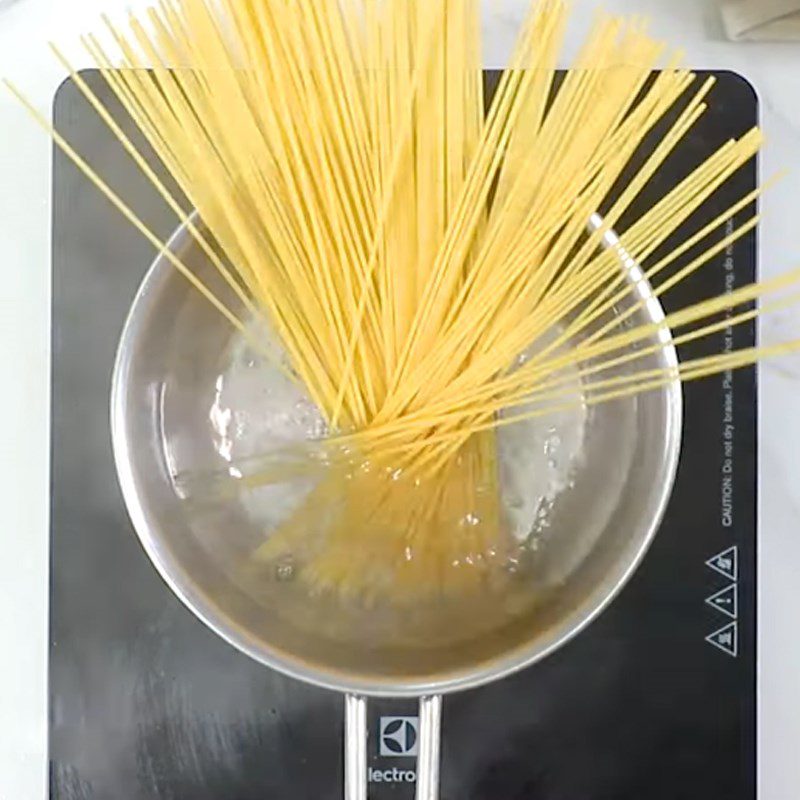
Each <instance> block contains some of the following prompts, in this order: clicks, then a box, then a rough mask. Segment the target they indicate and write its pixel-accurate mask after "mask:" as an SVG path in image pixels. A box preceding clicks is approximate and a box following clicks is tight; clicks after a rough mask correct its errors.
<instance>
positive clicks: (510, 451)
mask: <svg viewBox="0 0 800 800" xmlns="http://www.w3.org/2000/svg"><path fill="white" fill-rule="evenodd" d="M254 334H255V335H259V336H262V337H263V336H264V335H265V333H264V331H254ZM544 344H546V343H545V342H543V343H540V346H543V345H544ZM529 356H530V354H529V353H528V354H526V355H523V356H522V357H521V359H520V362H521V363H522V362H524V361H525V360H526V359H527V358H528V357H529ZM557 377H559V378H560V379H562V380H563V381H564V382H565V384H566V385H565V387H564V388H567V389H573V390H574V392H575V396H576V397H577V398H580V397H581V382H580V378H579V376H578V374H577V368H575V367H572V368H569V369H568V370H565V371H564V372H563V373H561V374H560V375H559V376H557ZM524 411H525V408H524V407H523V408H519V409H515V410H514V411H513V412H511V413H523V412H524ZM208 418H209V422H210V425H211V429H212V435H213V441H214V449H215V450H216V452H217V454H218V455H219V457H220V459H221V460H222V462H223V464H224V469H225V470H226V471H227V473H228V474H229V475H230V476H231V477H232V478H234V479H236V478H240V477H242V475H243V474H244V473H247V471H248V469H252V468H254V466H255V468H256V469H257V468H258V467H257V465H259V463H260V461H261V460H263V457H264V456H265V455H267V454H272V453H276V452H287V451H291V449H292V448H293V447H300V448H302V446H303V445H304V444H306V443H308V442H309V441H310V440H311V441H313V440H319V439H322V438H324V437H325V435H326V434H327V428H326V425H325V421H324V420H323V418H322V416H321V415H320V413H319V411H318V409H317V407H316V405H315V404H314V403H313V402H312V401H311V399H310V398H309V397H308V395H307V394H306V393H305V392H304V391H303V390H302V389H301V388H300V387H298V385H297V384H295V383H294V382H293V381H291V380H290V379H289V378H288V377H287V376H286V375H285V374H283V373H282V372H281V371H280V370H278V369H277V368H276V367H275V366H274V365H273V364H270V363H269V362H267V360H266V359H264V358H262V357H261V356H260V355H257V354H256V353H254V352H253V350H252V349H251V348H250V347H249V346H248V345H247V344H246V342H244V341H243V340H242V339H238V340H236V341H235V342H234V344H233V346H232V348H231V357H230V359H229V363H228V365H227V368H226V369H225V370H224V371H223V372H221V373H220V375H219V376H218V378H217V380H216V384H215V390H214V395H213V398H212V399H211V402H210V407H209V412H208ZM586 426H587V409H586V407H585V406H583V405H582V404H581V403H576V404H575V405H574V407H572V408H567V409H564V410H561V411H558V412H556V413H553V414H551V415H548V416H546V417H539V418H534V419H530V420H527V421H522V422H518V423H515V424H513V425H509V426H506V427H501V428H499V430H498V458H499V465H500V490H501V506H502V509H503V514H504V518H505V520H506V523H507V525H508V528H509V532H510V533H511V535H512V536H513V537H514V538H515V539H516V540H517V541H518V542H519V543H521V544H523V543H524V544H526V545H527V546H529V547H530V548H531V549H533V550H536V549H537V548H538V547H539V546H540V543H541V542H542V541H543V540H544V539H545V538H546V534H547V531H548V528H549V525H550V518H551V514H552V511H553V509H554V507H555V506H556V503H557V500H558V497H559V496H560V495H561V494H562V493H564V492H565V491H567V490H569V489H570V488H571V486H572V483H573V480H574V475H575V472H576V470H577V468H578V466H579V465H580V462H581V458H582V454H583V445H584V439H585V434H586ZM313 485H314V481H313V480H311V479H307V480H294V481H290V482H282V483H277V484H273V485H264V486H260V487H259V488H256V489H251V490H248V491H245V492H242V493H241V502H242V504H243V506H244V509H245V510H246V513H247V515H248V516H249V518H250V520H251V521H252V522H253V524H254V525H255V526H256V527H257V528H258V529H260V530H262V531H263V532H264V534H265V535H268V533H269V532H270V531H272V530H274V529H276V528H277V527H278V526H279V525H280V523H282V522H283V521H285V520H286V519H287V518H288V517H290V516H291V514H292V513H293V511H294V510H296V509H297V508H298V507H299V506H300V505H301V503H302V501H303V499H304V498H305V496H306V495H307V494H308V492H310V491H311V489H312V488H313ZM465 514H466V515H467V516H468V518H469V519H471V520H473V521H474V522H475V523H479V522H480V520H478V519H474V518H473V517H472V516H471V510H469V509H465Z"/></svg>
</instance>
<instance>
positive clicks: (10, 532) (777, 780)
mask: <svg viewBox="0 0 800 800" xmlns="http://www.w3.org/2000/svg"><path fill="white" fill-rule="evenodd" d="M6 3H8V0H0V75H2V76H7V77H10V78H12V79H13V80H15V82H17V83H18V84H19V85H20V86H21V88H22V89H23V90H24V91H25V92H26V93H27V94H28V96H30V97H31V98H32V99H33V100H34V101H35V103H36V105H37V106H39V107H40V108H41V109H42V110H43V111H45V112H48V113H49V108H50V104H51V100H52V97H53V94H54V91H55V88H56V86H57V84H58V83H59V82H60V80H61V79H62V77H63V75H62V73H61V70H60V69H59V67H58V65H57V64H56V63H55V62H54V60H53V58H52V57H51V56H50V53H49V51H48V49H47V47H46V42H47V40H48V39H54V40H56V41H57V42H58V43H59V44H60V45H63V46H65V48H67V51H68V52H70V51H69V46H70V44H71V43H73V42H74V41H75V39H76V37H77V35H78V34H79V33H81V32H83V31H86V30H91V29H93V28H94V27H95V25H96V21H97V18H98V15H99V13H100V12H101V11H104V10H105V11H111V12H114V11H116V10H124V9H126V8H130V7H137V6H141V5H143V3H142V2H134V1H133V0H15V2H11V3H10V4H9V5H6ZM526 4H527V3H526V0H487V2H486V3H485V5H486V8H487V13H486V63H487V65H489V66H499V65H502V64H503V63H504V62H505V59H506V57H507V54H508V53H509V51H510V48H511V43H512V41H513V37H514V35H515V31H516V25H517V22H518V21H519V19H520V17H521V14H522V11H523V9H524V8H525V7H526ZM576 5H578V6H579V9H580V10H579V13H578V14H577V15H576V21H575V25H574V27H573V31H572V32H571V33H570V46H573V44H574V43H576V42H578V41H579V37H580V31H581V29H582V28H583V27H585V26H586V25H587V24H588V21H589V18H590V17H591V14H587V13H586V12H587V11H589V10H590V9H591V7H593V6H595V5H600V3H599V2H597V0H580V1H579V2H578V3H576ZM602 5H603V7H604V8H606V9H608V10H610V11H621V12H627V13H637V14H643V15H646V16H648V17H649V18H650V19H651V20H652V28H653V31H654V32H656V33H657V34H658V35H659V36H663V37H664V38H666V39H668V40H670V41H671V42H673V43H675V44H676V45H679V46H682V47H684V48H685V50H686V60H687V63H689V64H690V65H692V66H694V67H697V68H724V69H732V70H736V71H738V72H740V73H742V74H743V75H745V76H746V77H747V78H748V79H749V80H750V81H751V82H752V83H753V84H754V85H755V86H756V88H757V90H758V92H759V95H760V97H761V101H762V115H763V127H764V129H765V131H766V134H767V140H768V141H767V146H766V150H765V152H764V155H763V158H762V168H763V172H764V174H765V175H769V174H771V173H773V172H775V171H777V170H779V169H781V168H783V167H787V168H789V169H790V170H791V171H792V172H791V174H790V175H789V177H788V178H787V179H785V180H784V181H783V182H782V183H781V184H780V185H779V186H778V187H777V188H776V189H774V190H772V191H771V192H770V193H769V195H768V196H767V198H766V200H765V201H764V204H763V210H764V214H765V221H764V223H763V225H762V228H761V270H762V275H764V276H769V275H771V274H775V273H777V272H780V271H782V270H784V269H786V268H788V267H790V266H797V264H798V262H799V261H800V223H798V214H797V211H796V208H797V198H798V196H800V44H797V45H789V44H782V45H780V44H732V43H729V42H727V41H725V40H724V37H723V32H722V28H721V25H720V23H719V14H718V10H717V7H716V5H715V0H604V2H603V3H602ZM78 63H80V62H78ZM0 145H1V146H0V253H2V258H1V259H0V275H2V279H3V280H5V281H6V282H5V283H4V284H3V290H2V292H0V374H2V375H3V376H4V378H5V380H4V386H3V390H2V392H0V420H2V421H3V424H2V432H0V508H2V509H3V525H2V527H0V545H2V548H1V549H0V553H2V558H0V643H1V644H0V652H1V653H2V656H0V800H39V799H40V798H42V799H43V798H44V797H45V795H46V792H45V786H46V656H47V648H46V635H47V628H46V625H47V556H48V531H47V519H48V506H49V500H48V470H47V465H48V449H49V441H48V418H49V392H48V373H49V354H48V342H49V330H48V316H49V272H50V252H49V248H50V232H49V209H50V161H51V155H50V153H51V150H50V143H49V142H48V140H47V139H46V137H45V136H44V135H42V134H41V133H40V132H39V131H38V129H36V128H35V127H34V126H33V125H32V124H31V122H30V121H29V120H28V118H27V117H26V115H25V114H24V113H23V112H21V111H20V109H19V108H18V107H17V106H16V104H15V102H14V101H13V100H12V99H11V98H10V97H9V96H8V95H7V94H6V93H3V92H0ZM762 333H763V335H764V338H765V339H766V340H774V339H777V338H781V339H785V338H796V337H799V336H800V315H798V313H797V311H794V310H793V311H791V312H786V313H784V314H783V315H782V316H780V317H778V318H776V319H773V320H771V321H769V322H766V323H765V324H764V326H763V331H762ZM799 396H800V357H795V358H793V359H791V358H790V359H785V360H783V361H780V362H775V363H771V364H768V365H766V366H764V367H763V368H762V375H761V399H762V404H761V445H760V446H761V458H762V462H761V463H762V468H761V551H760V578H761V584H760V585H761V590H760V646H761V660H760V678H759V680H760V697H761V707H760V766H759V771H760V779H759V785H760V798H761V800H796V798H797V796H798V789H797V787H798V786H800V758H798V757H797V751H798V750H800V589H798V587H800V580H798V578H800V530H798V522H799V521H800V481H798V480H796V479H795V478H794V475H793V467H794V466H795V464H796V463H797V454H798V452H800V414H798V413H797V407H798V404H797V399H798V397H799ZM712 713H713V711H712ZM687 791H690V790H689V789H687Z"/></svg>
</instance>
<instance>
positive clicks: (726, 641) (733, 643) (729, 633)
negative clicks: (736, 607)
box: [706, 622, 739, 658]
mask: <svg viewBox="0 0 800 800" xmlns="http://www.w3.org/2000/svg"><path fill="white" fill-rule="evenodd" d="M706 641H707V642H708V643H709V644H711V645H713V646H714V647H716V648H717V649H718V650H722V652H723V653H725V654H727V655H729V656H731V657H732V658H736V657H737V656H738V655H739V623H738V622H731V623H730V624H728V625H726V626H725V627H724V628H720V629H719V630H718V631H714V633H712V634H711V635H710V636H706Z"/></svg>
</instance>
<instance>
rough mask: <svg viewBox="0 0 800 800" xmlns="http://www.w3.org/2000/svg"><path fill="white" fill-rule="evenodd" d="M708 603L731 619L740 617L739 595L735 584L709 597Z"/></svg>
mask: <svg viewBox="0 0 800 800" xmlns="http://www.w3.org/2000/svg"><path fill="white" fill-rule="evenodd" d="M706 603H707V604H708V605H710V606H711V607H712V608H716V609H717V611H721V612H722V613H723V614H727V615H728V616H729V617H730V618H731V619H737V618H738V617H739V593H738V592H737V591H736V584H735V583H732V584H731V585H730V586H726V587H725V588H724V589H722V590H720V591H719V592H717V593H716V594H712V595H711V597H707V598H706Z"/></svg>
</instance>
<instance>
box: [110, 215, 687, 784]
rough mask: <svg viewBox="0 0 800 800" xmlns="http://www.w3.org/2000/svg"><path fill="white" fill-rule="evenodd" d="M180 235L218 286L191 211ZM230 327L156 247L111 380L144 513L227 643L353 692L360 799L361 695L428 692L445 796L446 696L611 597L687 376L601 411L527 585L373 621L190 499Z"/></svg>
mask: <svg viewBox="0 0 800 800" xmlns="http://www.w3.org/2000/svg"><path fill="white" fill-rule="evenodd" d="M592 225H593V226H594V227H595V228H597V227H599V226H600V225H601V220H600V219H599V218H597V217H595V218H593V220H592ZM605 245H606V246H607V247H611V248H615V249H616V250H617V252H618V254H619V257H620V263H621V265H622V268H624V269H625V270H626V271H627V274H628V278H629V280H630V281H631V282H632V284H634V288H635V292H634V294H638V295H639V296H640V297H641V298H642V299H644V300H646V301H647V302H646V306H645V308H644V309H643V310H640V311H637V315H638V317H639V319H640V320H644V321H652V322H656V323H658V322H663V320H664V314H663V311H662V308H661V306H660V304H659V302H658V301H657V300H656V299H655V298H654V297H653V295H652V292H651V290H650V287H649V285H648V284H647V282H646V281H645V280H644V277H643V275H642V273H641V270H640V269H639V267H638V266H637V265H636V263H635V262H634V261H633V260H632V259H631V258H630V257H629V256H628V255H627V254H626V253H625V252H624V251H623V250H622V249H621V247H620V245H619V241H618V240H617V239H616V237H615V236H614V235H613V234H612V233H609V234H608V235H606V237H605ZM169 246H170V248H171V249H172V250H173V251H174V252H176V253H177V254H179V255H180V257H181V258H182V259H183V260H184V261H185V262H186V263H188V264H189V265H190V266H192V267H193V268H194V269H195V271H196V272H197V273H198V274H199V275H201V276H202V277H203V278H204V280H207V281H208V282H209V283H210V284H212V285H215V286H216V284H215V281H216V278H215V274H214V272H213V268H212V267H211V266H210V265H209V264H208V263H207V260H206V258H205V256H204V255H203V254H202V252H201V251H200V249H199V248H198V246H197V245H196V242H195V241H194V239H193V237H192V236H191V235H190V234H189V233H188V232H187V231H186V230H185V229H180V230H178V232H177V233H176V234H175V236H174V237H173V239H172V241H171V242H170V245H169ZM217 288H219V289H220V291H223V288H222V287H217ZM232 336H233V334H232V331H231V329H230V327H229V326H228V324H227V323H226V322H225V321H224V320H222V319H221V317H220V316H219V315H218V313H217V312H216V311H214V310H213V309H212V308H211V307H210V306H209V305H208V304H207V303H206V302H205V301H204V300H203V299H201V298H200V296H199V295H198V294H197V293H196V292H195V291H194V290H192V289H190V288H189V286H188V284H187V283H186V282H185V280H184V278H182V277H181V276H180V275H178V274H177V272H176V271H175V270H174V268H173V267H172V266H171V265H170V263H169V262H168V261H167V260H166V259H165V258H164V257H160V258H158V259H157V260H156V262H155V263H154V264H153V266H152V268H151V269H150V271H149V272H148V274H147V276H146V277H145V279H144V281H143V283H142V285H141V287H140V289H139V292H138V294H137V296H136V298H135V300H134V302H133V306H132V308H131V312H130V315H129V317H128V320H127V322H126V324H125V328H124V331H123V334H122V339H121V342H120V345H119V351H118V355H117V361H116V366H115V371H114V376H113V389H112V398H111V403H112V413H111V425H112V437H113V446H114V453H115V458H116V464H117V469H118V472H119V480H120V485H121V487H122V492H123V495H124V498H125V502H126V504H127V507H128V511H129V513H130V516H131V519H132V521H133V524H134V527H135V529H136V531H137V533H138V535H139V538H140V539H141V542H142V545H143V547H144V549H145V551H146V552H147V554H148V555H149V557H150V559H151V560H152V562H153V564H154V565H155V567H156V569H157V570H158V571H159V572H160V573H161V575H162V577H163V579H164V580H165V581H166V583H167V584H168V585H169V586H170V587H171V588H172V590H173V591H174V592H175V593H176V594H177V595H178V597H180V599H181V600H182V601H183V602H184V603H185V604H186V606H187V607H188V608H189V609H190V610H191V611H193V612H194V613H195V614H196V615H197V616H198V617H199V618H200V619H201V620H202V621H203V622H205V623H206V624H207V625H208V626H209V627H210V628H212V629H213V630H214V631H216V632H217V633H218V634H219V635H220V636H222V637H223V638H224V639H226V640H227V641H228V642H229V643H230V644H232V645H233V646H234V647H236V648H238V649H239V650H241V651H242V652H244V653H246V654H247V655H249V656H251V657H252V658H254V659H256V660H258V661H260V662H261V663H263V664H264V665H266V666H268V667H272V668H274V669H277V670H279V671H281V672H283V673H285V674H287V675H290V676H292V677H295V678H297V679H299V680H304V681H308V682H311V683H314V684H317V685H319V686H323V687H327V688H329V689H333V690H337V691H340V692H343V693H345V695H346V703H345V709H346V755H345V766H346V768H345V783H346V788H345V796H346V797H347V798H348V800H364V798H366V796H367V782H366V781H367V778H366V764H367V750H366V741H367V736H366V700H365V698H367V697H369V696H388V697H408V696H415V697H419V698H420V739H419V758H418V781H417V798H418V800H434V798H436V797H437V796H438V769H439V728H440V716H441V696H442V695H443V694H446V693H449V692H456V691H461V690H464V689H471V688H474V687H476V686H480V685H482V684H485V683H488V682H490V681H495V680H498V679H500V678H503V677H505V676H507V675H509V674H511V673H513V672H516V671H518V670H521V669H524V668H525V667H528V666H530V665H531V664H534V663H535V662H537V661H539V660H541V659H542V658H544V657H545V656H547V655H548V654H550V653H552V652H553V651H554V650H556V649H557V648H559V647H561V646H562V645H564V644H565V643H566V642H568V641H569V640H570V639H571V638H572V637H573V636H575V635H576V634H578V633H579V632H580V631H581V630H583V629H584V628H585V627H586V626H587V625H588V624H589V623H590V622H591V621H592V620H594V619H595V618H596V617H597V616H598V615H599V614H600V613H601V612H602V611H603V609H604V608H606V606H607V605H608V604H609V603H610V602H611V601H612V599H613V598H614V597H615V596H616V595H617V593H618V592H619V591H620V589H621V588H622V587H623V586H624V584H625V583H626V581H627V580H628V578H629V577H630V576H631V575H632V573H633V572H634V571H635V570H636V568H637V566H638V565H639V563H640V562H641V560H642V558H643V557H644V554H645V552H646V551H647V548H648V546H649V545H650V543H651V541H652V539H653V537H654V535H655V533H656V531H657V529H658V526H659V524H660V522H661V519H662V515H663V513H664V510H665V507H666V504H667V501H668V499H669V496H670V493H671V490H672V485H673V481H674V477H675V472H676V468H677V463H678V457H679V450H680V441H681V427H682V394H681V389H680V385H679V383H678V382H677V381H676V382H675V383H672V384H670V385H668V386H667V387H665V388H663V389H661V390H658V391H653V392H650V393H649V394H646V395H643V396H641V397H638V398H635V399H626V400H621V401H615V402H612V403H609V404H606V405H603V406H599V407H597V408H596V409H595V410H594V411H593V414H592V418H591V424H590V427H589V430H588V432H587V438H586V443H585V455H584V459H583V464H582V466H581V467H580V469H579V470H578V473H577V474H576V476H575V486H574V489H573V490H571V492H570V499H569V501H568V502H566V503H565V504H564V507H563V508H561V509H558V508H557V509H556V513H555V516H554V518H553V520H552V522H551V531H550V534H549V537H548V542H547V546H546V548H544V550H543V555H542V557H541V558H540V559H538V560H537V561H536V562H535V564H534V566H533V567H531V570H530V574H525V575H523V576H522V579H521V580H518V581H517V582H516V584H515V586H516V588H515V589H514V594H513V596H511V595H509V597H506V598H499V599H497V598H495V599H493V600H488V601H482V603H481V604H480V606H473V607H466V606H462V607H448V606H446V605H444V606H441V607H437V608H436V609H428V610H426V611H425V612H424V613H421V614H419V615H416V616H415V615H398V616H396V617H394V618H384V619H383V620H381V622H380V625H376V624H375V622H374V620H373V619H371V618H370V616H369V614H368V613H367V612H365V611H360V610H358V609H355V608H352V607H346V606H344V605H342V606H341V607H340V606H337V605H336V604H335V603H331V602H330V600H329V599H327V600H321V599H316V600H315V599H313V598H309V597H307V595H306V593H305V592H303V591H301V590H300V587H297V586H295V585H294V584H293V583H292V582H291V581H288V582H285V581H284V582H282V581H277V582H267V583H266V584H265V583H264V582H263V581H260V580H258V579H257V578H256V577H254V576H249V575H248V573H247V572H246V571H243V570H242V569H241V564H242V560H243V558H245V556H246V554H247V553H248V552H251V551H252V549H253V546H254V545H255V544H256V543H257V542H258V541H260V540H261V539H263V535H264V532H263V530H259V529H257V526H254V524H253V522H252V520H250V519H249V518H248V517H247V515H246V514H244V513H243V512H242V509H241V508H240V507H238V505H237V503H236V502H235V501H233V500H231V499H230V498H227V499H222V498H221V497H218V496H216V495H213V494H210V495H209V496H208V497H202V496H201V497H193V498H188V499H187V497H186V496H182V495H183V493H182V491H181V490H180V488H179V487H178V486H177V485H176V482H175V476H176V474H178V473H180V472H181V471H182V470H186V469H192V468H193V467H197V465H207V464H209V463H211V461H213V457H214V456H216V453H215V452H214V451H213V448H212V441H211V439H212V436H211V428H210V425H209V407H210V404H211V400H212V398H213V392H214V386H215V382H216V381H217V379H218V376H219V374H220V370H221V369H222V368H223V366H224V363H225V361H226V359H227V358H229V357H230V347H231V340H232ZM658 340H659V341H660V343H661V345H662V347H661V348H660V350H659V352H658V353H657V354H655V355H651V356H648V357H646V358H644V359H642V360H641V361H639V362H637V363H638V367H639V368H652V367H655V366H658V367H667V368H675V367H677V363H678V362H677V355H676V352H675V350H674V348H673V346H672V340H671V336H670V332H669V331H668V330H667V329H666V327H663V328H662V329H661V330H660V333H659V334H658ZM621 369H622V368H621ZM387 630H388V631H390V632H391V636H387V635H385V632H386V631H387Z"/></svg>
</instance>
